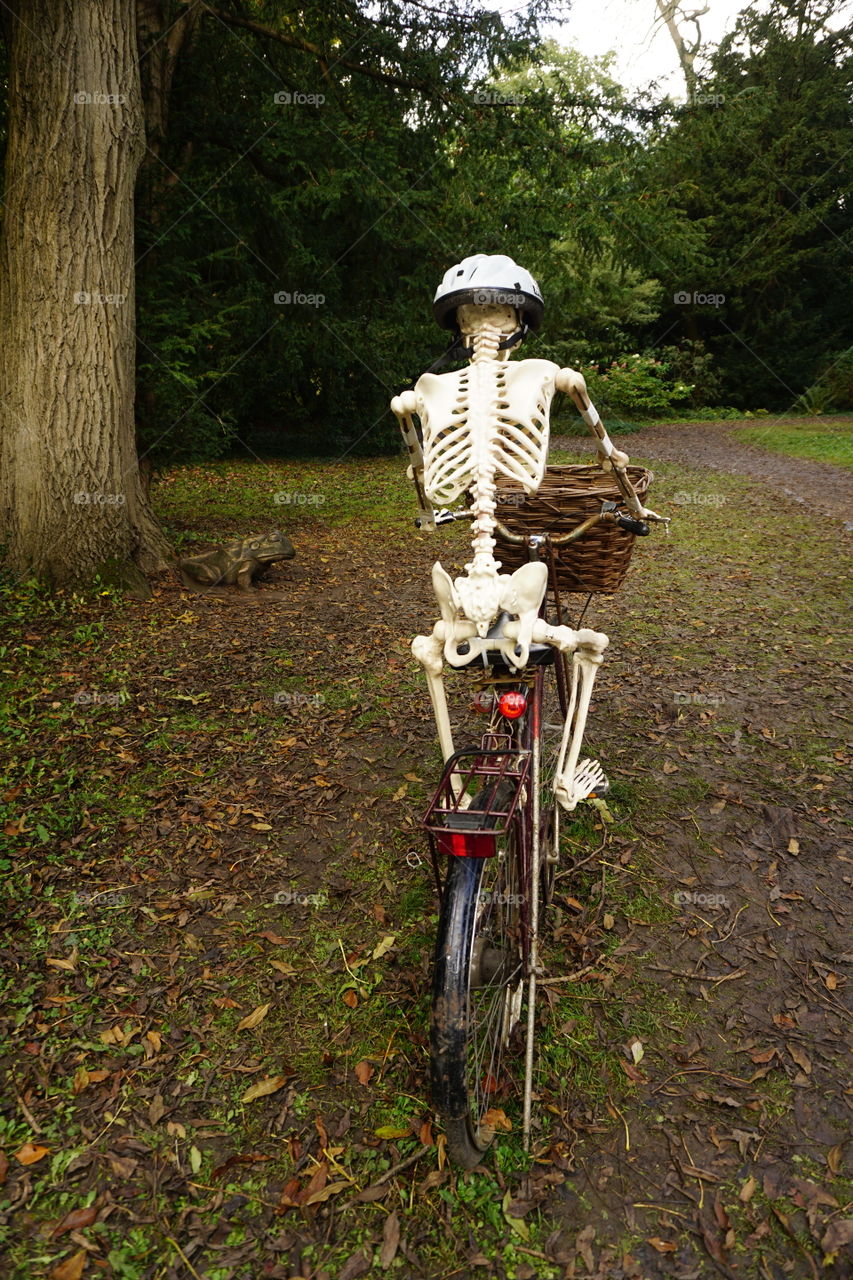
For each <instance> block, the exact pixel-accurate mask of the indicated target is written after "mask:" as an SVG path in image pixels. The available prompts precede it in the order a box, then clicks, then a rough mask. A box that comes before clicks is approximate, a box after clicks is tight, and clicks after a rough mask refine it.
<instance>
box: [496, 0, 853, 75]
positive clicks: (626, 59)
mask: <svg viewBox="0 0 853 1280" xmlns="http://www.w3.org/2000/svg"><path fill="white" fill-rule="evenodd" d="M485 3H487V4H489V7H490V8H498V9H500V10H502V11H503V12H507V11H511V10H515V9H517V8H518V7H519V4H518V0H497V2H496V0H485ZM703 3H705V4H707V5H708V13H706V14H705V15H704V17H702V18H701V19H700V26H701V31H702V41H703V43H705V42H708V43H711V44H717V43H719V41H720V40H721V39H722V37H723V36H724V35H725V34H726V32H727V31H731V30H732V29H733V27H734V24H735V19H736V17H737V15H738V14H739V13H740V12H741V10H742V9H744V8H746V7H747V0H685V4H684V7H685V8H686V9H687V10H688V11H689V10H691V9H701V8H702V7H703ZM769 3H770V0H765V5H764V6H763V7H766V4H769ZM852 7H853V5H851V3H850V2H849V0H839V4H838V19H837V20H836V21H835V22H832V23H831V24H830V25H832V26H837V25H840V22H841V15H842V13H846V15H847V16H848V17H849V14H850V11H851V8H852ZM656 16H657V6H656V4H655V0H572V4H571V11H570V14H569V17H568V19H567V21H566V22H564V23H560V24H552V25H550V26H549V27H548V28H546V30H547V32H548V34H549V35H552V36H553V37H554V39H555V40H557V41H558V43H560V44H561V45H568V46H573V47H575V48H577V49H580V50H581V52H582V53H585V54H588V55H590V56H593V57H597V56H599V55H600V54H603V53H607V52H608V51H609V50H611V49H612V50H614V51H615V52H616V62H615V64H614V67H613V70H612V74H613V76H614V79H616V80H618V81H620V82H621V83H622V84H624V85H625V86H626V88H632V89H636V88H639V87H641V86H643V85H646V84H648V82H649V81H650V80H659V81H660V82H661V88H662V91H663V92H664V93H666V92H667V91H668V92H669V93H671V95H672V97H673V98H683V97H684V96H685V89H684V78H683V76H682V75H681V72H680V70H679V67H678V58H677V56H676V53H675V46H674V45H673V43H672V37H671V36H670V34H669V32H668V31H667V29H666V27H665V26H664V25H663V23H662V22H660V21H658V22H655V18H656ZM688 31H689V32H690V33H691V34H692V27H688Z"/></svg>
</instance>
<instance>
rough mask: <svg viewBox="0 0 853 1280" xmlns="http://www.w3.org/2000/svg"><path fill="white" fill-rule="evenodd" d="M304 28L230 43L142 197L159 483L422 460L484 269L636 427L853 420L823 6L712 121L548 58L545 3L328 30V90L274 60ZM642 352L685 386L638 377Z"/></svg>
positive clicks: (551, 349)
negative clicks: (802, 413)
mask: <svg viewBox="0 0 853 1280" xmlns="http://www.w3.org/2000/svg"><path fill="white" fill-rule="evenodd" d="M220 7H221V10H222V12H223V14H227V15H229V16H235V15H236V16H237V17H245V16H246V15H245V13H244V12H243V11H242V10H238V9H237V7H236V5H235V6H232V5H231V4H230V3H227V2H226V3H224V4H223V5H222V6H220ZM167 8H169V6H167ZM172 9H174V12H172ZM177 12H178V11H177V9H176V8H174V6H172V7H171V8H169V14H167V15H166V16H167V17H169V15H170V14H171V17H172V18H173V19H174V17H176V16H177ZM289 12H290V11H289V9H288V7H287V6H286V5H285V4H284V3H283V2H282V0H275V2H270V3H267V4H265V5H264V6H263V7H262V9H261V8H259V9H258V11H257V13H256V14H255V17H256V18H257V20H258V22H259V24H260V27H261V28H266V31H264V30H258V31H254V30H249V29H247V28H245V27H229V25H228V22H227V21H226V22H222V21H219V20H213V19H212V18H211V17H210V16H209V15H206V16H204V17H203V18H202V20H201V21H200V24H199V27H198V31H197V33H196V36H195V38H194V40H193V41H192V42H191V44H190V45H188V46H187V47H186V48H185V49H183V50H182V52H181V55H180V57H179V59H178V62H177V65H176V69H175V75H174V80H173V83H172V89H171V97H170V102H169V126H168V130H167V133H166V136H165V137H164V138H163V139H162V140H161V141H160V143H159V144H158V145H159V152H158V157H159V158H154V157H153V156H151V155H149V157H148V159H147V161H146V163H145V165H144V166H143V170H142V173H141V175H140V181H139V190H138V227H137V237H138V257H139V279H138V302H139V349H138V371H139V388H138V399H137V404H138V424H139V441H140V446H141V448H142V450H143V451H144V452H146V453H149V454H150V456H151V458H152V459H153V460H154V462H155V463H158V464H162V463H165V462H167V461H169V460H179V461H210V460H213V459H215V458H218V457H222V456H224V455H226V454H233V453H234V452H243V453H246V454H249V455H254V456H258V455H261V456H272V455H276V456H283V455H290V456H293V455H298V454H302V455H309V454H317V453H318V452H322V451H325V452H327V453H330V454H332V455H333V456H336V457H342V456H349V455H350V454H352V453H376V452H379V451H387V450H388V449H393V448H396V446H397V443H398V432H397V426H396V423H395V421H394V420H393V418H392V416H391V415H390V413H389V411H388V402H389V400H390V398H391V396H392V395H394V394H395V393H396V392H398V391H399V390H401V389H402V388H403V387H406V386H409V385H411V383H412V381H413V380H414V379H415V378H416V377H417V376H418V374H419V373H420V372H421V371H422V370H423V369H425V368H426V367H428V366H429V365H430V364H431V363H432V362H433V360H434V359H435V358H436V356H437V355H438V354H439V353H440V351H441V350H442V347H443V345H444V341H445V338H444V335H442V334H441V333H440V332H439V331H438V329H437V328H436V326H435V325H434V323H433V321H432V317H431V308H430V301H431V298H432V294H433V292H434V289H435V284H436V281H437V280H438V279H439V278H440V277H441V275H442V274H443V272H444V271H445V270H446V268H447V266H448V265H449V264H450V263H451V262H453V261H454V260H457V259H458V258H460V257H462V256H464V255H466V254H469V253H472V252H478V251H480V252H508V253H510V254H512V255H513V256H514V257H515V258H516V259H517V260H519V261H521V262H523V263H524V264H525V265H526V266H528V267H529V268H530V269H531V270H532V271H533V272H534V274H535V275H537V276H538V277H539V279H540V281H541V283H542V285H543V288H544V291H545V296H546V316H545V322H544V325H543V329H542V332H541V334H540V335H538V336H537V338H536V340H535V341H533V340H531V341H530V342H529V343H528V344H526V347H525V353H524V354H525V355H536V356H541V357H544V358H548V359H553V360H555V361H556V362H557V363H559V364H561V365H566V364H570V365H573V366H575V367H579V366H580V365H587V364H589V363H591V362H594V363H595V364H596V365H597V366H598V367H599V368H600V369H601V373H602V377H603V378H604V377H605V375H606V380H602V381H601V383H598V384H596V385H597V386H599V387H600V390H601V393H602V394H603V395H604V397H605V399H604V404H605V405H606V407H607V408H608V409H609V411H610V412H611V414H612V413H613V412H614V411H616V412H618V413H630V414H635V415H644V416H648V415H662V414H668V413H672V412H678V411H679V409H680V408H681V407H683V406H685V405H687V404H689V405H690V406H691V407H692V408H694V409H695V408H698V407H701V406H707V405H719V404H721V403H722V404H725V405H733V406H737V407H738V408H739V409H741V410H743V409H754V408H755V407H756V405H761V406H765V405H766V406H770V407H786V406H789V405H790V404H791V403H792V402H793V401H794V400H795V399H796V398H797V397H798V396H800V395H804V394H805V395H806V397H807V399H806V400H804V401H803V404H804V406H805V407H809V406H810V407H812V408H813V409H814V410H815V411H819V410H820V409H821V408H823V407H824V406H825V407H827V408H831V407H835V406H837V407H840V406H841V405H843V404H845V403H849V383H850V377H849V371H848V372H847V373H846V374H845V369H848V365H845V364H844V361H843V360H842V362H841V364H840V366H839V369H838V370H837V372H836V374H834V375H831V376H830V374H829V372H828V371H827V372H826V374H824V373H823V372H822V371H824V370H827V366H828V365H830V364H831V363H832V361H831V359H828V358H827V351H833V352H836V353H838V352H844V351H846V350H847V348H848V347H849V344H850V342H851V341H852V340H853V334H851V326H850V311H849V307H848V306H847V303H846V298H845V296H844V293H843V290H841V289H840V288H839V287H838V282H839V280H840V279H842V278H843V275H844V272H845V271H846V266H847V258H848V256H849V227H848V215H847V212H846V206H845V192H846V191H848V190H849V186H850V179H851V157H850V154H849V144H848V138H849V131H850V124H851V112H850V105H849V97H850V93H849V90H850V68H851V55H850V43H849V31H840V32H837V33H833V32H831V31H830V30H829V29H828V28H827V27H826V26H825V25H824V19H825V17H826V15H827V12H828V7H827V5H826V4H825V3H823V0H821V2H820V3H816V4H806V3H805V0H784V2H783V3H780V4H779V5H777V6H774V7H773V9H772V10H771V11H769V12H767V13H759V12H757V11H756V10H754V9H751V8H748V9H746V10H745V11H744V13H743V14H742V15H741V16H740V18H739V19H738V23H737V25H736V27H735V29H734V31H732V32H731V33H730V34H729V35H727V36H726V38H725V39H724V40H723V42H722V44H721V45H720V47H719V49H717V50H715V51H714V50H712V51H710V55H709V58H708V61H707V64H706V71H705V74H704V77H703V78H702V81H701V84H700V86H699V91H698V92H697V93H696V94H695V95H694V98H693V99H692V101H691V102H690V103H688V104H687V105H686V106H683V107H681V106H677V105H676V104H674V103H673V102H672V101H670V100H661V99H660V98H659V97H656V96H655V94H654V92H653V91H652V92H651V93H647V94H643V95H638V96H637V97H636V98H632V97H631V96H630V95H629V94H628V93H626V91H625V90H624V89H623V88H622V86H620V85H619V84H618V83H617V82H616V80H615V79H614V77H613V74H612V71H611V63H610V61H609V59H608V58H603V59H590V58H586V57H584V56H583V55H582V54H580V53H579V52H577V51H576V50H566V49H561V48H560V47H559V46H557V45H556V44H555V43H554V42H544V43H540V42H539V39H538V34H537V24H538V22H539V21H540V20H541V19H542V18H543V17H545V16H547V12H548V6H547V4H546V3H544V0H543V3H541V4H538V5H533V6H531V7H530V8H529V9H527V10H525V11H524V12H523V13H518V14H515V15H510V16H508V17H502V16H500V15H499V14H497V13H496V12H494V11H492V10H487V9H483V8H482V7H479V6H475V5H474V3H473V0H470V2H469V0H463V2H461V3H458V2H456V0H451V2H450V3H449V4H448V5H443V6H441V8H440V9H435V10H434V9H432V8H427V7H420V6H417V5H412V4H400V3H394V2H392V0H383V3H382V4H381V5H380V6H379V7H376V8H369V7H367V6H359V5H355V6H353V5H344V4H342V3H333V4H332V5H331V6H329V5H325V4H322V5H321V4H320V3H319V0H311V2H310V3H309V4H308V5H307V7H303V8H302V9H301V10H300V27H299V31H300V38H303V39H304V40H305V41H307V42H308V43H309V44H314V45H316V46H317V47H320V48H326V49H335V50H337V51H342V50H348V51H349V52H348V53H345V54H343V55H342V56H340V58H339V60H338V61H337V62H333V64H332V65H331V66H330V67H329V69H328V71H325V70H324V66H323V64H322V61H321V60H320V59H318V58H317V57H316V56H314V55H313V54H312V53H311V51H310V49H309V48H307V47H306V48H300V47H298V45H293V44H288V43H282V42H281V41H277V40H276V39H274V38H273V36H274V35H275V33H278V34H279V35H283V36H284V37H285V38H286V39H290V35H291V34H292V32H291V27H290V25H289V24H290V17H289ZM270 32H272V33H273V35H270ZM144 52H145V50H143V53H144ZM144 65H145V62H144V61H143V66H144ZM388 76H390V77H391V78H392V80H393V83H389V81H388V80H387V79H386V78H384V77H388ZM276 95H278V97H279V100H276ZM282 95H284V97H285V99H286V100H285V101H282V100H281V97H282ZM685 294H686V295H688V296H689V299H690V300H689V302H687V303H685V301H684V295H685ZM709 295H710V296H712V297H713V298H714V299H715V301H713V302H710V303H709V302H707V301H702V299H705V298H707V297H708V296H709ZM676 296H678V300H676ZM625 352H654V353H656V359H657V360H659V361H660V363H659V364H655V361H654V359H652V358H651V357H650V358H649V361H648V363H646V358H645V357H642V358H641V364H640V367H639V368H638V369H637V370H631V371H623V370H619V369H618V366H619V364H620V363H622V361H623V360H624V353H625ZM614 362H616V365H617V368H616V370H614V371H612V372H607V371H608V370H609V369H610V366H612V364H613V363H614ZM629 373H630V376H628V374H629ZM845 378H846V382H845ZM680 385H681V386H684V387H689V388H691V390H690V391H689V393H687V392H683V391H680V390H679V389H678V388H679V386H680ZM805 388H810V390H809V391H808V392H805V390H804V389H805ZM845 388H847V389H845ZM602 412H604V408H603V409H602Z"/></svg>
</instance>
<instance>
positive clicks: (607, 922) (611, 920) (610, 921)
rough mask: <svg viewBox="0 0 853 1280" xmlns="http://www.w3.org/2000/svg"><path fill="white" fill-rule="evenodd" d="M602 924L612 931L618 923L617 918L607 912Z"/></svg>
mask: <svg viewBox="0 0 853 1280" xmlns="http://www.w3.org/2000/svg"><path fill="white" fill-rule="evenodd" d="M602 923H603V924H604V927H605V929H612V928H613V926H614V925H615V923H616V917H615V916H612V915H610V913H609V912H607V913H605V916H604V920H603V922H602Z"/></svg>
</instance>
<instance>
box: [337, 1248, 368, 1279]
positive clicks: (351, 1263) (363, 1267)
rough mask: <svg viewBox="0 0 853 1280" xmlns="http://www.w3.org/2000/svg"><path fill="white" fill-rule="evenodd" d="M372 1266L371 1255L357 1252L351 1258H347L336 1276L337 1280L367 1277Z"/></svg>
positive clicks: (360, 1251) (361, 1251)
mask: <svg viewBox="0 0 853 1280" xmlns="http://www.w3.org/2000/svg"><path fill="white" fill-rule="evenodd" d="M372 1266H373V1255H372V1254H368V1253H365V1252H364V1251H363V1250H361V1249H360V1250H359V1251H358V1253H354V1254H352V1255H351V1257H349V1258H347V1260H346V1262H345V1263H344V1265H343V1267H342V1268H341V1271H340V1273H339V1275H338V1280H358V1277H359V1276H364V1275H367V1273H368V1271H369V1270H370V1268H371V1267H372Z"/></svg>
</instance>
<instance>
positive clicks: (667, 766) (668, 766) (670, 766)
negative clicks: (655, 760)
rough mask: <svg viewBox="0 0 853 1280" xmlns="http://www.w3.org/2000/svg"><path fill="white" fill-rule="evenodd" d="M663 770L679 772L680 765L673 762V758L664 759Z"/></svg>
mask: <svg viewBox="0 0 853 1280" xmlns="http://www.w3.org/2000/svg"><path fill="white" fill-rule="evenodd" d="M663 771H664V773H678V765H677V764H675V763H673V761H672V760H664V762H663Z"/></svg>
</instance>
